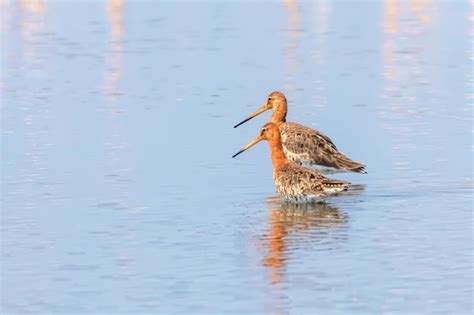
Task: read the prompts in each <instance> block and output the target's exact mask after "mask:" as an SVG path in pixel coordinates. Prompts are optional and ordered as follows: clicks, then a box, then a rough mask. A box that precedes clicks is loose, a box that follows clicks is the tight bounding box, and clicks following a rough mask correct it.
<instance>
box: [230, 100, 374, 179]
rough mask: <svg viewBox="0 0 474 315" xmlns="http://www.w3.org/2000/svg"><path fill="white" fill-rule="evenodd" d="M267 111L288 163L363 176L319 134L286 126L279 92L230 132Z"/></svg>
mask: <svg viewBox="0 0 474 315" xmlns="http://www.w3.org/2000/svg"><path fill="white" fill-rule="evenodd" d="M270 109H273V114H272V118H271V119H270V122H272V123H274V124H276V125H277V126H278V128H279V130H280V133H281V139H282V144H283V151H284V152H285V155H286V156H287V157H288V158H289V159H290V160H292V161H294V162H297V163H301V164H304V165H307V166H311V167H315V168H317V169H319V170H320V171H321V172H322V173H338V172H356V173H363V174H366V173H367V172H366V171H365V165H364V164H362V163H357V162H354V161H352V160H351V159H350V158H348V157H347V156H345V155H344V154H342V153H341V152H339V151H338V150H337V148H336V146H335V145H334V143H333V142H332V141H331V139H329V137H328V136H326V135H325V134H323V133H322V132H320V131H318V130H315V129H311V128H308V127H305V126H303V125H300V124H298V123H294V122H287V121H286V114H287V111H288V103H287V101H286V97H285V95H284V94H283V93H281V92H273V93H271V94H270V95H269V96H268V100H267V102H266V103H265V105H263V106H262V107H261V108H259V109H258V110H257V111H256V112H255V113H253V114H252V115H251V116H250V117H248V118H246V119H244V120H243V121H242V122H240V123H238V124H237V125H235V126H234V128H237V127H238V126H240V125H242V124H243V123H245V122H247V121H249V120H250V119H252V118H254V117H256V116H258V115H259V114H261V113H263V112H265V111H267V110H270Z"/></svg>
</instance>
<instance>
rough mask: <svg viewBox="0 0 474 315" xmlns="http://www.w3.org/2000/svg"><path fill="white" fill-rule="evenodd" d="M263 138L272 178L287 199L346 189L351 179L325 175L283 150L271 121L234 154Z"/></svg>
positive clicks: (319, 197) (304, 199)
mask: <svg viewBox="0 0 474 315" xmlns="http://www.w3.org/2000/svg"><path fill="white" fill-rule="evenodd" d="M262 140H267V141H268V142H269V144H270V152H271V158H272V163H273V179H274V181H275V186H276V189H277V190H278V192H279V193H280V194H281V196H282V197H283V198H284V199H285V200H286V201H288V202H293V203H304V202H314V201H320V200H324V198H325V197H327V196H329V195H333V194H337V193H339V192H341V191H343V190H347V188H348V186H349V182H346V181H342V180H337V179H331V178H327V177H324V176H322V175H321V174H320V173H319V172H318V171H316V170H314V169H310V168H307V167H304V166H302V165H299V164H296V163H294V162H292V161H290V160H289V159H288V158H287V157H286V156H285V154H284V152H283V146H282V138H281V134H280V130H279V129H278V126H277V125H276V124H273V123H268V124H266V125H265V126H263V128H262V131H261V133H260V135H259V136H258V137H257V138H255V140H253V141H252V142H251V143H249V144H248V145H247V146H245V147H244V148H243V149H242V150H240V151H239V152H238V153H237V154H235V155H234V156H233V157H236V156H237V155H239V154H240V153H242V152H244V151H245V150H247V149H249V148H250V147H252V146H254V145H255V144H257V143H258V142H260V141H262Z"/></svg>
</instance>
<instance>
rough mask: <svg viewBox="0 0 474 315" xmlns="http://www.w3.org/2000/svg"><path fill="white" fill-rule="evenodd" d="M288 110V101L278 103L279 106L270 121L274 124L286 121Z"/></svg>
mask: <svg viewBox="0 0 474 315" xmlns="http://www.w3.org/2000/svg"><path fill="white" fill-rule="evenodd" d="M287 111H288V106H287V104H286V102H283V103H281V104H280V105H278V107H277V108H275V110H274V111H273V114H272V118H271V119H270V122H272V123H274V124H280V123H283V122H286V112H287Z"/></svg>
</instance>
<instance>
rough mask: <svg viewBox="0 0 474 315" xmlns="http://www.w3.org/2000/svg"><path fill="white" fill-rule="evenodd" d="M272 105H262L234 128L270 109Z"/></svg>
mask: <svg viewBox="0 0 474 315" xmlns="http://www.w3.org/2000/svg"><path fill="white" fill-rule="evenodd" d="M270 108H271V107H270V106H268V104H265V105H263V106H262V107H260V108H259V109H258V110H257V111H256V112H255V113H253V114H252V115H250V116H249V117H248V118H245V119H244V120H242V121H241V122H239V123H238V124H237V125H235V126H234V128H237V127H238V126H240V125H242V124H243V123H246V122H247V121H249V120H250V119H252V118H254V117H256V116H258V115H260V114H261V113H263V112H264V111H266V110H269V109H270Z"/></svg>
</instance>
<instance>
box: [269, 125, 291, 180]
mask: <svg viewBox="0 0 474 315" xmlns="http://www.w3.org/2000/svg"><path fill="white" fill-rule="evenodd" d="M269 143H270V152H271V156H272V162H273V168H274V169H275V171H279V170H281V169H283V168H284V167H285V166H286V164H287V163H288V159H287V158H286V156H285V153H284V152H283V145H282V143H281V136H280V133H279V132H278V133H277V134H276V135H275V136H274V137H272V138H271V139H270V140H269Z"/></svg>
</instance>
